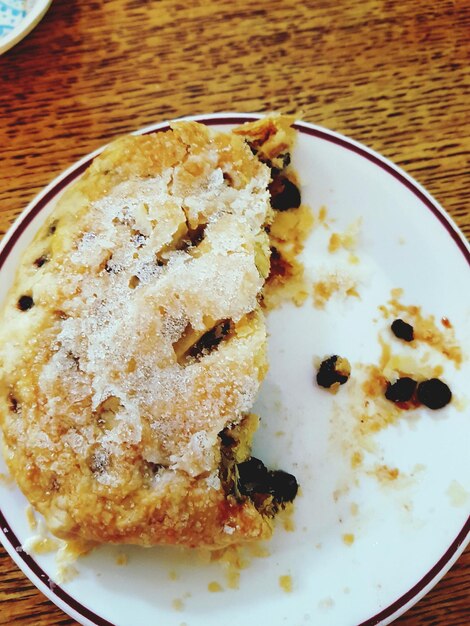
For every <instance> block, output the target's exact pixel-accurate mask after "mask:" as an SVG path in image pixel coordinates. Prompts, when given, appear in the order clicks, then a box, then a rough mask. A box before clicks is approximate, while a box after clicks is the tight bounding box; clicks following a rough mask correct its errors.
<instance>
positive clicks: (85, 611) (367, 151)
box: [0, 0, 470, 626]
mask: <svg viewBox="0 0 470 626" xmlns="http://www.w3.org/2000/svg"><path fill="white" fill-rule="evenodd" d="M51 1H52V0H46V3H45V4H46V9H47V7H48V6H49V4H50V3H51ZM0 51H1V47H0ZM266 115H268V113H238V112H221V113H207V114H198V115H190V116H183V117H179V118H175V119H172V120H164V121H162V122H158V123H154V124H151V125H148V126H145V127H143V128H141V129H138V130H135V131H133V132H132V133H130V134H132V135H144V134H150V133H154V132H162V131H165V130H168V129H169V128H170V124H171V123H173V122H177V121H183V120H191V121H198V122H201V123H204V124H206V125H207V126H215V125H218V124H221V125H238V124H242V123H244V122H247V121H252V120H257V119H260V118H262V117H265V116H266ZM294 128H295V129H296V130H298V131H299V132H303V133H305V134H307V135H309V136H313V137H316V138H319V139H321V140H324V141H328V142H330V143H334V144H336V145H338V146H340V147H342V148H344V149H347V150H349V151H352V152H354V153H355V154H357V155H359V156H361V157H363V158H365V159H366V160H368V161H370V162H372V163H373V164H374V165H376V166H378V167H380V168H381V169H383V170H384V171H386V172H387V173H388V174H390V175H391V176H393V178H395V180H397V181H398V182H400V183H401V184H403V185H404V186H405V187H406V188H407V189H408V190H409V191H410V192H411V193H413V194H414V195H415V196H416V197H417V198H418V199H419V200H420V201H421V202H422V203H423V204H424V205H425V207H426V208H427V209H429V210H430V211H431V213H432V214H433V215H434V216H435V217H436V218H437V219H438V220H439V222H440V224H441V226H443V227H444V228H445V229H446V231H447V234H448V235H449V236H450V237H451V238H452V239H453V241H454V243H455V244H456V245H457V247H458V248H459V250H460V251H461V253H462V254H463V255H464V258H465V259H466V261H467V264H468V266H469V267H470V244H469V243H468V241H467V239H466V237H465V235H464V234H463V232H462V231H461V230H460V228H459V227H458V225H457V224H456V223H455V222H454V220H453V219H452V217H451V216H450V215H449V214H448V213H447V212H446V211H445V210H444V209H443V207H442V206H441V205H440V203H439V202H438V201H437V200H436V199H435V198H434V197H433V196H432V195H431V194H430V193H429V192H428V191H427V190H426V189H425V188H424V187H423V186H422V185H421V184H420V183H418V182H417V181H416V180H415V179H414V178H413V177H412V176H410V175H409V174H408V173H407V172H405V171H404V170H403V169H402V168H401V167H399V166H397V165H395V164H394V163H393V162H392V161H390V160H389V159H387V158H386V157H384V156H382V155H381V154H380V153H378V152H376V151H375V150H373V149H371V148H369V147H368V146H366V145H364V144H362V143H360V142H358V141H355V140H354V139H351V138H349V137H347V136H345V135H342V134H340V133H337V132H335V131H332V130H329V129H327V128H325V127H323V126H319V125H316V124H311V123H309V122H305V121H303V120H298V121H296V122H295V124H294ZM107 145H108V144H104V145H102V146H101V147H99V148H98V149H96V150H94V151H93V152H90V153H89V154H87V155H85V156H84V157H82V158H81V159H79V160H78V161H76V162H74V163H73V164H72V165H71V166H70V167H68V168H67V169H66V170H64V171H63V172H62V173H61V174H59V175H58V176H57V177H55V178H54V179H53V180H52V181H51V182H50V183H49V184H48V185H47V186H46V187H44V189H43V190H42V191H41V192H39V193H38V194H37V195H36V196H35V197H34V198H33V199H32V200H31V202H29V204H28V205H27V207H26V208H25V209H24V210H23V211H22V212H21V213H20V214H19V215H18V217H17V218H16V220H15V221H14V223H13V224H12V225H11V227H10V228H9V229H8V231H7V233H6V234H5V235H4V237H3V240H2V242H1V243H0V271H1V270H2V267H3V265H4V263H5V261H6V259H7V258H8V256H9V255H10V253H11V251H12V250H13V248H14V247H15V245H16V242H17V241H18V239H19V237H20V236H21V235H22V233H23V232H24V230H25V229H26V228H27V226H28V225H29V224H30V223H31V221H32V220H33V219H34V218H35V217H36V216H37V215H38V214H39V213H40V212H41V211H42V210H43V209H44V207H45V206H46V205H47V204H48V203H49V202H50V201H51V200H52V199H53V198H54V197H55V196H56V195H57V194H58V193H60V191H61V190H62V189H63V188H64V187H65V186H66V185H68V184H69V183H70V182H72V181H73V180H74V179H76V178H77V177H78V176H80V174H82V173H83V172H84V171H85V169H86V168H87V167H88V166H89V165H90V163H91V162H92V161H93V159H94V158H95V157H96V156H98V155H99V154H100V153H101V152H102V151H103V150H104V149H105V148H106V146H107ZM0 541H1V543H2V544H3V546H4V547H5V549H6V551H7V552H8V554H9V555H10V557H11V558H12V559H13V561H14V562H15V564H16V565H17V566H18V567H19V568H20V569H21V571H22V572H23V573H24V574H25V575H26V576H27V577H28V578H29V579H30V580H31V581H32V582H33V584H34V585H35V586H36V587H37V588H38V589H39V590H40V591H41V592H42V593H43V594H44V595H45V596H46V597H47V598H48V599H49V600H51V601H52V602H53V603H54V604H56V606H58V607H59V608H60V609H61V610H62V611H64V612H65V613H66V614H68V615H70V616H71V617H72V618H74V619H76V620H77V621H78V622H81V623H82V624H85V625H86V626H115V625H114V624H112V623H111V622H109V621H107V620H106V619H104V618H103V617H101V616H99V615H97V614H96V613H94V611H92V610H91V609H89V608H88V607H86V606H84V605H82V604H81V603H80V602H78V601H77V600H75V599H74V598H73V597H72V596H71V595H70V594H68V593H67V592H66V591H65V590H64V589H63V588H62V587H61V586H60V585H57V584H55V583H52V584H49V585H47V584H46V582H45V581H49V577H48V576H47V574H46V573H45V572H44V570H43V569H42V568H41V566H40V565H39V564H38V563H37V561H36V560H35V559H34V558H33V557H32V556H30V555H29V554H27V553H26V552H24V551H23V550H22V549H21V543H20V542H19V540H18V538H17V537H16V535H15V533H14V531H13V529H12V528H11V526H10V524H9V523H8V522H7V520H6V518H5V516H4V514H3V512H2V510H1V507H0ZM469 543H470V515H469V516H468V518H467V520H466V522H465V523H464V525H463V527H462V529H461V530H460V532H459V533H458V535H457V537H456V538H455V539H454V540H453V541H452V543H451V544H450V546H449V547H448V548H447V550H446V551H445V552H444V554H443V555H442V557H441V558H440V559H439V560H438V561H437V563H436V564H435V565H434V566H433V567H432V568H431V569H429V570H428V572H427V573H425V574H424V575H423V577H422V578H421V579H420V580H419V581H418V582H417V583H416V584H415V585H413V586H412V587H411V588H410V589H409V590H407V591H406V592H405V593H404V594H402V595H401V596H400V597H399V598H397V599H396V600H395V601H393V602H392V603H390V604H389V605H388V606H387V607H385V608H384V609H382V610H381V611H380V612H378V613H376V614H375V615H373V616H372V617H370V618H367V619H366V620H365V621H363V622H361V623H360V624H358V626H377V625H379V624H381V625H382V626H386V625H387V624H390V623H391V622H393V621H394V620H395V619H397V618H398V617H399V616H400V615H402V614H403V613H405V612H406V611H407V610H409V609H410V608H411V607H412V606H413V605H415V604H416V603H417V602H418V601H419V600H421V598H423V597H424V596H425V595H426V594H427V593H428V592H429V591H430V590H431V589H432V588H433V587H434V586H435V585H436V584H437V583H438V582H439V580H441V578H442V577H443V576H444V575H445V574H446V573H447V572H448V570H449V569H450V568H451V567H452V565H453V564H454V563H455V562H456V561H457V559H458V558H459V556H460V555H461V554H462V553H463V551H464V550H465V548H466V546H467V545H468V544H469Z"/></svg>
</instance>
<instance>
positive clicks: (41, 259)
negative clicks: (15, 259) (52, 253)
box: [34, 254, 49, 267]
mask: <svg viewBox="0 0 470 626" xmlns="http://www.w3.org/2000/svg"><path fill="white" fill-rule="evenodd" d="M48 261H49V257H48V256H46V255H45V254H43V255H42V256H40V257H38V258H37V259H36V260H35V261H34V265H35V266H36V267H42V266H43V265H44V264H45V263H47V262H48Z"/></svg>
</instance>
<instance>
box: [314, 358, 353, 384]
mask: <svg viewBox="0 0 470 626" xmlns="http://www.w3.org/2000/svg"><path fill="white" fill-rule="evenodd" d="M350 375H351V366H350V364H349V361H348V360H347V359H345V358H343V357H340V356H338V355H336V354H334V355H333V356H330V357H328V358H327V359H325V360H324V361H322V363H321V365H320V368H319V370H318V372H317V384H318V385H320V387H326V388H327V389H328V388H330V387H331V386H332V385H334V384H335V383H339V384H340V385H344V383H346V382H347V381H348V380H349V376H350Z"/></svg>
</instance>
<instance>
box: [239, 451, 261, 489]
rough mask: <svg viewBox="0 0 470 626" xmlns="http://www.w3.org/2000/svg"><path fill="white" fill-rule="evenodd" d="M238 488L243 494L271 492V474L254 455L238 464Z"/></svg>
mask: <svg viewBox="0 0 470 626" xmlns="http://www.w3.org/2000/svg"><path fill="white" fill-rule="evenodd" d="M237 470H238V490H239V492H240V493H241V494H242V495H245V496H251V495H253V494H255V493H269V474H268V470H267V469H266V466H265V465H264V463H263V462H262V461H260V460H259V459H256V458H255V457H254V456H252V457H251V458H250V459H248V461H243V463H239V464H238V465H237Z"/></svg>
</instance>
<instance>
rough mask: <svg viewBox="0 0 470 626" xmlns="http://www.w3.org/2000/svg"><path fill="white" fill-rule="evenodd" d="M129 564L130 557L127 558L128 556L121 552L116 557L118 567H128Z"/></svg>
mask: <svg viewBox="0 0 470 626" xmlns="http://www.w3.org/2000/svg"><path fill="white" fill-rule="evenodd" d="M128 562H129V557H128V556H127V554H124V553H123V552H120V553H119V554H118V555H116V565H127V563H128Z"/></svg>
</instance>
